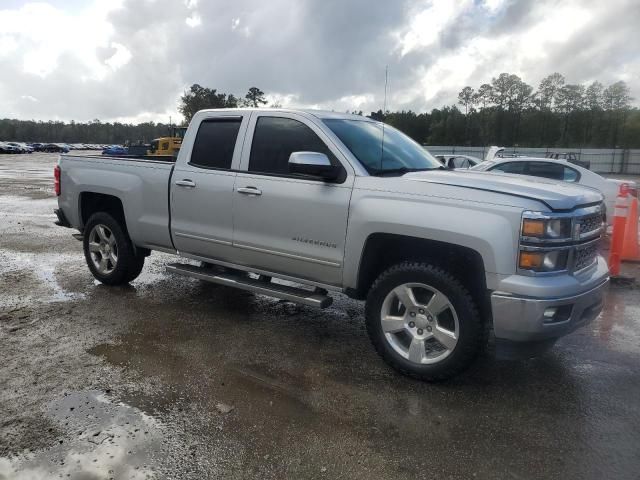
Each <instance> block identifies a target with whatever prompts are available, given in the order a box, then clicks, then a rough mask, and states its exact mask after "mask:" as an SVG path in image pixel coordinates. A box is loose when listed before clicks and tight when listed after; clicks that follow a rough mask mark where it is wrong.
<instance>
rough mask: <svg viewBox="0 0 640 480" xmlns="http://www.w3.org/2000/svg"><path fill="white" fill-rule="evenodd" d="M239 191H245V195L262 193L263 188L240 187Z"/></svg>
mask: <svg viewBox="0 0 640 480" xmlns="http://www.w3.org/2000/svg"><path fill="white" fill-rule="evenodd" d="M238 193H244V194H245V195H262V190H258V189H257V188H256V187H240V188H238Z"/></svg>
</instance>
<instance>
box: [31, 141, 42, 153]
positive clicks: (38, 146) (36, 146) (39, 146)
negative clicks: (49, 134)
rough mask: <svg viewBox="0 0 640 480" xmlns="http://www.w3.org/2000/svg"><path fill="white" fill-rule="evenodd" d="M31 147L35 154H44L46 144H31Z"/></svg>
mask: <svg viewBox="0 0 640 480" xmlns="http://www.w3.org/2000/svg"><path fill="white" fill-rule="evenodd" d="M29 146H30V147H31V148H33V151H34V152H42V151H43V149H44V146H45V144H44V143H30V144H29Z"/></svg>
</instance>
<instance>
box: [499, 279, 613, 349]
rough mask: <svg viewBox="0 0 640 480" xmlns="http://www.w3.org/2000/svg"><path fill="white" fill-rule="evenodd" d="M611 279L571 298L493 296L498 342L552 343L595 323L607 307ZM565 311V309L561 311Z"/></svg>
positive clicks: (604, 280) (500, 294) (603, 280)
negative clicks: (592, 322) (606, 296)
mask: <svg viewBox="0 0 640 480" xmlns="http://www.w3.org/2000/svg"><path fill="white" fill-rule="evenodd" d="M608 283H609V279H608V278H607V277H605V278H604V279H602V281H601V282H600V283H599V284H598V285H597V286H595V287H593V288H590V289H589V290H587V291H584V292H582V293H579V294H577V295H572V296H564V297H557V298H529V297H520V296H513V295H508V294H502V293H493V294H492V295H491V307H492V310H493V329H494V334H495V337H496V340H498V341H507V342H545V341H547V342H548V341H553V340H555V339H557V338H558V337H561V336H563V335H566V334H568V333H570V332H572V331H574V330H575V329H576V328H578V327H581V326H583V325H586V324H588V323H589V322H591V321H592V320H593V319H595V318H596V317H597V316H598V315H599V314H600V312H601V311H602V307H603V305H604V292H605V291H606V288H607V285H608ZM561 307H562V308H561ZM554 308H555V309H556V311H558V312H561V313H562V315H559V316H558V318H556V319H554V318H549V317H545V312H547V313H548V314H549V313H550V312H552V311H553V310H551V309H554Z"/></svg>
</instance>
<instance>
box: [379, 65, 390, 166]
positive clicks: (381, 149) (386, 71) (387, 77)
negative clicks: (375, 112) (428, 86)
mask: <svg viewBox="0 0 640 480" xmlns="http://www.w3.org/2000/svg"><path fill="white" fill-rule="evenodd" d="M388 84H389V65H385V67H384V103H383V106H382V140H381V141H380V170H382V160H383V157H384V114H385V112H386V111H387V85H388Z"/></svg>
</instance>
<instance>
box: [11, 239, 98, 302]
mask: <svg viewBox="0 0 640 480" xmlns="http://www.w3.org/2000/svg"><path fill="white" fill-rule="evenodd" d="M75 259H76V256H74V255H67V254H45V253H37V254H36V253H20V252H8V251H3V250H0V279H1V280H2V281H3V282H7V283H9V282H12V283H15V284H16V286H17V287H18V288H17V289H14V290H16V291H15V292H14V294H13V295H9V294H5V295H3V296H2V299H1V300H0V306H8V307H16V306H28V305H32V304H33V303H52V302H66V301H72V300H77V299H82V298H84V297H85V294H84V293H79V292H71V291H68V290H66V289H64V288H63V287H62V286H61V285H60V283H59V282H58V279H57V276H58V275H59V272H60V270H61V269H63V268H64V267H63V265H64V264H65V263H69V262H71V261H74V260H75Z"/></svg>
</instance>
